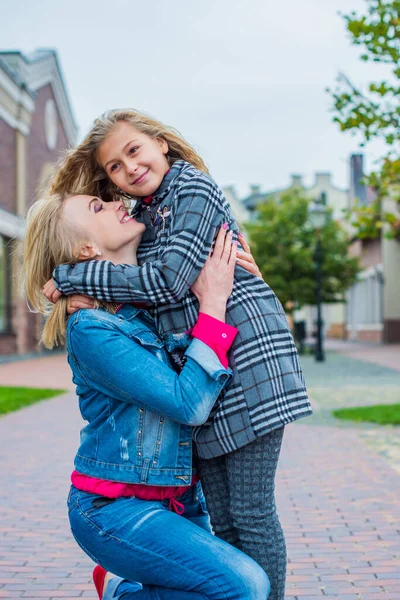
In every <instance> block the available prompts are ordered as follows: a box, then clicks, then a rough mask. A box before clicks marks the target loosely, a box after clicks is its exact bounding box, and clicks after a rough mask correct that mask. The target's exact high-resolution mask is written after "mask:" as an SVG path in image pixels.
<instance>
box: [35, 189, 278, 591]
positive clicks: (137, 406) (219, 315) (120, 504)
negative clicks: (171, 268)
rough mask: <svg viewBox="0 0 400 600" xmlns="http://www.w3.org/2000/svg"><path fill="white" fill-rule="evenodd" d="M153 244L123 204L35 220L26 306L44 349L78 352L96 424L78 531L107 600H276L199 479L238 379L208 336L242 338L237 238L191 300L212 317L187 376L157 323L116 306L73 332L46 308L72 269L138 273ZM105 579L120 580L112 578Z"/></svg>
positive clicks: (77, 490) (61, 315)
mask: <svg viewBox="0 0 400 600" xmlns="http://www.w3.org/2000/svg"><path fill="white" fill-rule="evenodd" d="M143 230H144V226H143V224H142V223H138V222H137V221H135V219H133V218H131V217H129V215H128V213H127V212H126V209H125V208H124V207H123V205H122V203H121V202H112V203H108V204H106V203H104V202H102V201H101V200H100V199H99V198H97V197H92V196H82V195H81V196H72V197H64V196H62V195H55V196H52V197H50V198H46V200H44V201H41V202H39V203H37V204H36V205H35V206H34V207H33V209H32V210H31V212H30V215H29V217H28V226H27V232H26V248H25V257H24V264H25V271H26V283H27V286H26V287H27V293H28V298H29V300H30V302H31V304H32V305H33V306H34V307H35V308H36V309H37V310H38V311H40V312H41V313H43V314H47V316H48V319H47V321H46V325H45V328H44V332H43V340H44V342H45V343H46V345H47V346H48V347H52V346H53V345H54V343H55V342H56V341H57V339H59V340H62V339H64V338H65V337H66V339H67V349H68V361H69V364H70V366H71V369H72V372H73V380H74V382H75V384H76V386H77V393H78V396H79V407H80V410H81V414H82V417H83V418H84V420H85V421H87V424H86V425H85V427H84V428H83V429H82V431H81V441H80V446H79V449H78V452H77V454H76V456H75V469H76V470H75V471H74V473H73V474H72V483H73V485H72V487H71V491H70V494H69V498H68V508H69V520H70V525H71V529H72V532H73V534H74V536H75V538H76V540H77V542H78V544H79V545H80V546H81V547H82V549H83V550H84V551H85V552H86V553H87V554H88V555H89V556H90V557H91V558H92V559H93V560H94V561H95V562H97V563H99V564H100V565H102V567H104V568H101V567H96V569H95V571H94V579H95V583H96V587H97V589H98V592H99V596H100V599H101V598H102V597H103V600H110V599H111V598H115V599H117V598H125V599H126V600H128V599H132V600H136V599H137V600H156V599H157V600H166V599H170V598H174V600H255V599H257V600H258V599H259V600H266V599H267V597H268V590H269V584H268V578H267V576H266V574H265V573H264V571H263V570H262V569H261V567H260V566H259V565H257V563H256V562H254V561H253V560H252V559H251V558H249V557H248V556H246V555H245V554H243V553H241V552H240V551H239V550H237V549H236V548H233V547H232V546H230V545H229V544H226V543H225V542H223V541H222V540H219V539H217V538H216V537H215V536H213V535H212V534H211V531H210V529H209V524H208V522H207V521H208V518H207V513H206V510H205V503H204V497H203V495H202V490H201V486H200V484H199V483H197V482H196V477H195V474H194V471H193V465H192V433H193V427H192V425H199V424H201V423H203V422H204V421H205V420H206V419H207V416H208V414H209V412H210V410H211V407H212V406H213V404H214V402H215V400H216V399H217V397H218V395H219V393H220V392H221V390H222V389H223V388H224V387H225V386H226V384H227V383H228V382H229V379H230V376H231V371H230V370H229V369H228V368H227V361H226V356H225V355H224V352H223V346H224V344H222V345H221V344H220V342H219V339H218V337H215V336H214V339H213V336H212V335H210V332H209V331H207V329H205V327H207V326H208V324H209V323H210V322H211V323H212V324H213V327H214V328H216V330H217V331H219V333H220V335H225V338H224V339H225V348H227V347H229V343H228V342H229V341H232V339H233V338H234V336H235V333H236V330H235V329H234V328H233V327H230V326H229V325H227V324H226V323H225V322H224V319H225V309H226V301H227V298H228V297H229V295H230V293H231V290H232V284H233V271H234V265H235V254H236V252H235V249H234V247H232V246H233V245H232V237H231V236H229V235H226V233H225V232H224V231H223V232H222V233H221V234H220V236H219V238H218V242H217V244H216V247H215V250H214V253H213V256H212V257H211V258H209V259H208V260H207V263H206V265H205V267H204V269H203V270H202V271H201V273H200V275H199V277H198V279H197V280H196V282H195V283H194V285H193V287H192V291H193V293H194V294H196V295H197V297H198V299H199V302H200V311H201V312H200V314H199V318H198V320H197V324H196V327H195V329H194V331H193V332H192V337H193V340H192V341H191V343H190V345H189V347H188V349H187V351H186V363H185V365H184V367H183V368H182V370H181V372H180V373H179V375H178V374H177V373H176V372H175V371H174V370H173V369H172V368H171V363H170V360H169V357H168V355H167V353H166V351H165V347H164V344H163V342H162V341H161V340H160V338H159V336H158V332H157V330H156V328H155V324H154V320H153V319H152V318H151V317H150V315H149V313H148V312H147V311H145V310H143V309H139V308H138V307H135V306H133V305H132V304H125V305H123V306H121V305H119V306H115V304H112V303H111V304H109V305H104V306H103V307H102V308H101V309H99V310H86V311H85V310H80V311H78V312H76V313H75V314H74V315H73V316H71V317H70V318H69V320H68V324H67V325H66V313H65V304H64V303H59V304H58V305H56V306H55V307H53V309H52V310H51V312H50V315H49V314H48V307H47V306H46V304H45V303H44V301H43V300H44V297H43V295H42V294H41V288H42V286H43V284H44V283H45V282H46V281H47V279H48V278H49V276H50V275H51V272H52V270H53V268H54V266H56V265H57V264H60V263H61V262H76V261H77V260H78V261H79V260H88V259H94V260H99V258H100V257H101V258H104V259H106V260H112V261H113V263H114V264H116V265H120V264H124V263H126V262H129V263H133V264H136V248H137V246H138V243H139V242H140V239H141V236H142V233H143ZM203 339H206V343H205V342H203V341H202V340H203ZM212 341H213V342H214V343H213V344H212ZM210 345H214V346H215V349H216V352H214V351H213V350H212V349H211V348H210ZM217 353H218V354H217ZM221 360H222V361H223V362H224V363H225V365H226V366H224V365H223V364H222V363H221ZM173 509H175V510H173ZM177 513H179V514H177ZM181 515H182V516H181ZM105 569H107V570H108V571H112V572H113V573H116V574H117V575H118V577H112V578H109V577H106V573H105ZM135 581H140V582H141V583H140V584H139V583H135Z"/></svg>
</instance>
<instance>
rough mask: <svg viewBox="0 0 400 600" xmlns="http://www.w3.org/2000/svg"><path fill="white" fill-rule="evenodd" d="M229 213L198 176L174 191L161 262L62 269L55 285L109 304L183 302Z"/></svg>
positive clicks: (213, 186)
mask: <svg viewBox="0 0 400 600" xmlns="http://www.w3.org/2000/svg"><path fill="white" fill-rule="evenodd" d="M228 214H229V213H228V204H227V203H226V201H225V200H224V197H223V195H222V192H221V190H220V189H219V188H218V186H217V185H216V184H215V183H214V182H213V181H212V180H210V179H209V178H208V177H207V176H206V175H202V174H198V175H196V176H194V177H192V178H191V179H190V180H189V181H187V182H185V183H183V184H182V185H181V186H180V188H179V189H178V190H177V191H176V197H175V199H174V214H173V220H172V223H171V230H170V231H169V238H168V243H167V245H166V247H165V249H164V251H163V253H162V255H161V257H160V259H159V260H157V261H154V262H152V263H146V264H144V265H142V266H141V267H137V266H135V265H113V263H111V262H109V261H90V262H85V263H79V264H76V265H75V266H71V265H61V266H60V267H57V268H56V269H55V271H54V282H55V285H56V287H57V289H58V290H59V291H60V292H61V293H62V294H65V295H67V296H69V295H72V294H85V295H88V296H94V297H96V298H99V299H102V300H107V301H118V302H129V301H135V300H136V301H142V302H148V303H150V304H165V303H175V302H179V301H180V299H181V298H182V297H183V296H184V295H185V294H186V293H187V292H188V290H189V288H190V286H191V285H192V284H193V283H194V281H195V279H196V277H197V276H198V274H199V272H200V271H201V268H202V266H203V265H204V263H205V261H206V260H207V256H208V255H209V252H210V249H211V245H212V242H213V239H214V234H215V229H216V228H217V227H219V226H220V225H221V224H222V223H223V222H224V221H225V220H226V218H227V215H228ZM46 295H47V294H46ZM50 295H51V294H50ZM55 298H56V296H54V295H53V300H54V299H55Z"/></svg>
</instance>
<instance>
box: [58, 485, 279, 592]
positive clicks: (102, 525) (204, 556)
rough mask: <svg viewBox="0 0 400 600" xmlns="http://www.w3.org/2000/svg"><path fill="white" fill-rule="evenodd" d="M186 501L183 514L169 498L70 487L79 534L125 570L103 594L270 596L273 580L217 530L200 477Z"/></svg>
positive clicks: (95, 554)
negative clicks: (109, 495) (107, 493)
mask: <svg viewBox="0 0 400 600" xmlns="http://www.w3.org/2000/svg"><path fill="white" fill-rule="evenodd" d="M179 502H182V504H184V506H185V512H184V515H183V516H180V515H177V514H176V513H174V512H171V511H170V510H168V500H165V501H152V500H139V499H138V498H117V499H116V500H114V499H109V498H104V497H103V496H96V495H94V494H88V493H86V492H81V491H79V490H77V489H76V488H74V487H71V491H70V495H69V498H68V508H69V519H70V525H71V530H72V533H73V535H74V537H75V539H76V541H77V542H78V544H79V546H80V547H81V548H82V550H83V551H84V552H85V553H86V554H87V555H88V556H90V558H92V560H94V562H96V563H97V564H100V565H101V566H102V567H103V568H104V569H106V570H107V571H110V572H112V573H114V574H116V575H117V576H118V578H115V579H113V580H111V582H110V583H109V584H108V586H107V590H106V594H105V595H104V600H108V599H109V598H121V599H123V600H167V599H168V600H171V599H172V598H173V600H266V599H267V598H268V594H269V580H268V577H267V575H266V574H265V572H264V571H263V569H262V568H261V567H260V566H259V565H258V564H257V563H256V562H255V561H254V560H253V559H251V558H249V557H248V556H246V555H245V554H243V553H242V552H240V550H237V549H236V548H234V547H233V546H230V545H229V544H227V543H226V542H224V541H222V540H220V539H218V538H216V537H215V536H213V535H212V534H211V532H210V529H209V520H208V514H207V509H206V505H205V500H204V495H203V492H202V489H201V485H200V484H197V485H196V486H195V487H194V488H191V489H189V490H188V491H187V492H185V494H184V495H183V496H181V497H180V498H179ZM119 578H121V579H119ZM138 581H140V584H138V583H134V582H138Z"/></svg>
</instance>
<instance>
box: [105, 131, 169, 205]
mask: <svg viewBox="0 0 400 600" xmlns="http://www.w3.org/2000/svg"><path fill="white" fill-rule="evenodd" d="M167 152H168V144H167V142H166V141H165V140H164V139H162V138H153V137H150V136H149V135H146V134H145V133H141V132H140V131H138V130H137V129H136V128H135V127H133V126H132V125H129V123H126V122H125V121H121V122H120V123H118V124H117V125H116V126H115V128H114V130H113V131H112V133H110V135H109V136H108V137H107V139H106V140H105V141H104V142H103V143H102V144H101V146H100V148H99V161H100V164H101V166H102V167H103V169H104V170H105V172H106V173H107V175H108V177H109V178H110V179H111V181H112V182H113V183H114V184H115V185H116V186H118V187H119V188H121V190H123V191H124V192H127V193H128V194H131V195H132V196H143V197H144V196H150V195H151V194H153V193H154V192H155V191H156V190H157V189H158V188H159V186H160V184H161V182H162V180H163V178H164V175H165V173H166V172H167V171H168V169H169V164H168V160H167V157H166V154H167Z"/></svg>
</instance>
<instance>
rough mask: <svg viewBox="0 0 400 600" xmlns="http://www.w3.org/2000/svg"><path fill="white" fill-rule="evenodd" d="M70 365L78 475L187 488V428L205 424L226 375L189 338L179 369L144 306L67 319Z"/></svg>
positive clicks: (211, 354)
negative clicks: (78, 421) (78, 420)
mask: <svg viewBox="0 0 400 600" xmlns="http://www.w3.org/2000/svg"><path fill="white" fill-rule="evenodd" d="M67 349H68V362H69V364H70V366H71V369H72V372H73V381H74V383H75V384H76V386H77V394H78V396H79V408H80V411H81V415H82V417H83V419H85V420H86V421H87V425H86V426H85V427H83V429H82V430H81V440H80V446H79V449H78V452H77V454H76V457H75V468H76V470H77V471H79V472H80V473H84V474H86V475H91V476H92V477H98V478H101V479H108V480H113V481H120V482H127V483H141V484H147V485H160V486H174V485H176V486H181V485H189V484H190V483H191V480H192V474H193V472H192V434H193V426H195V425H201V424H202V423H204V422H205V421H206V420H207V418H208V415H209V413H210V411H211V409H212V407H213V405H214V403H215V401H216V399H217V397H218V396H219V394H220V392H221V391H222V390H223V388H224V387H225V386H226V385H227V384H228V383H229V381H230V379H231V373H232V372H231V371H230V369H224V367H223V366H222V365H221V363H220V361H219V360H218V358H217V356H216V354H215V353H214V352H213V351H212V350H211V349H210V348H209V347H208V346H206V345H205V344H204V343H203V342H201V341H200V340H198V339H193V340H192V341H191V343H190V345H189V347H188V348H187V350H186V352H185V355H186V362H185V364H184V367H183V369H182V370H181V372H180V373H179V374H178V373H177V372H176V371H175V370H174V369H173V368H172V363H171V361H170V358H169V356H168V354H167V351H166V349H165V345H164V342H163V341H162V340H161V339H160V337H159V336H158V333H157V330H156V328H155V324H154V320H153V318H152V317H151V316H150V315H149V313H148V312H147V311H144V310H140V309H137V308H135V307H134V306H132V305H125V306H123V307H122V309H121V310H120V311H119V312H118V314H116V315H114V314H110V313H109V312H107V311H105V310H101V309H100V310H80V311H78V312H76V313H75V314H74V315H72V316H71V317H70V318H69V321H68V327H67Z"/></svg>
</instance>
